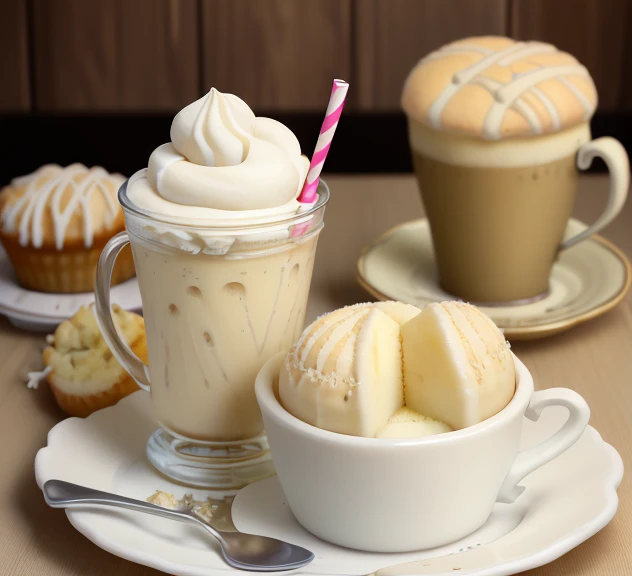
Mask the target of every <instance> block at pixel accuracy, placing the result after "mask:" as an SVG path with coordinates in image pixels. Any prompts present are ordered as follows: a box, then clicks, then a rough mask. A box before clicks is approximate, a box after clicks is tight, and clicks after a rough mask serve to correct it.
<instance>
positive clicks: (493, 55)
mask: <svg viewBox="0 0 632 576" xmlns="http://www.w3.org/2000/svg"><path fill="white" fill-rule="evenodd" d="M472 52H475V53H482V54H484V56H483V58H481V59H480V60H479V61H478V62H476V63H474V64H472V65H471V66H468V67H467V68H465V69H463V70H460V71H459V72H457V73H455V74H454V76H453V78H452V82H451V83H450V84H448V86H446V87H445V88H444V90H443V91H442V92H441V94H439V96H438V97H437V98H436V100H435V101H434V102H433V103H432V105H431V106H430V109H429V110H428V121H429V123H430V125H431V126H432V127H433V128H435V129H437V130H438V129H440V128H441V115H442V113H443V110H444V109H445V107H446V106H447V105H448V103H449V102H450V100H451V99H452V98H453V97H454V96H455V95H456V94H457V93H458V92H459V91H460V90H461V89H462V88H463V87H464V86H467V85H468V84H475V85H477V86H481V87H482V88H485V89H486V90H487V91H488V92H489V93H490V94H491V95H492V96H493V98H494V101H493V103H492V106H491V108H490V110H489V112H488V113H487V115H486V117H485V120H484V121H483V129H482V136H483V138H486V139H490V140H497V139H499V138H500V136H501V134H500V129H501V126H502V122H503V120H504V118H505V114H506V113H507V110H508V109H510V108H511V109H512V110H515V111H516V112H517V113H519V114H520V115H522V116H523V117H524V118H525V120H526V121H527V122H528V123H529V126H530V127H531V130H532V131H533V133H534V134H541V133H542V125H541V122H540V119H539V118H538V115H537V114H536V112H535V110H533V108H532V107H531V106H529V104H528V103H527V102H526V101H525V100H524V99H523V96H524V95H525V94H526V93H531V94H533V95H534V96H535V97H536V98H537V99H538V100H539V101H540V102H541V103H542V104H543V106H544V107H545V108H546V110H547V112H548V114H549V116H550V118H551V125H552V127H553V129H554V130H559V128H560V127H561V119H560V114H559V112H558V110H557V108H556V107H555V104H554V103H553V102H552V101H551V100H550V99H549V98H548V97H547V96H546V94H544V92H542V90H540V89H538V88H537V84H539V83H540V82H543V81H545V80H551V79H554V80H557V81H559V82H561V83H562V84H564V86H566V87H567V88H568V89H569V90H570V91H571V92H572V93H573V95H574V96H575V97H576V98H577V100H578V101H579V102H580V103H581V105H582V106H583V108H584V119H588V118H590V116H591V114H592V112H593V110H594V106H593V104H592V103H591V102H590V101H589V100H588V98H587V97H586V95H585V94H583V93H582V92H581V90H579V89H578V88H577V87H576V86H575V85H574V84H573V83H572V82H569V81H568V79H567V77H569V76H580V77H588V78H590V74H589V73H588V70H586V68H585V67H584V66H582V65H581V64H575V65H566V66H541V67H539V68H536V69H535V70H530V71H529V72H525V73H522V74H515V75H514V76H513V78H512V80H511V81H510V82H508V83H507V84H501V83H500V82H497V81H495V80H493V79H491V78H487V77H485V76H481V74H482V73H483V72H485V70H487V69H488V68H490V67H491V66H493V65H498V66H510V65H511V64H513V63H514V62H517V61H519V60H525V59H528V58H529V57H531V56H535V55H538V54H550V53H554V52H557V49H556V48H555V47H554V46H552V45H551V44H545V43H542V42H517V43H516V44H512V45H511V46H508V47H507V48H504V49H503V50H500V51H498V52H494V51H491V50H489V49H484V50H481V47H480V46H476V47H475V46H469V45H456V46H454V45H452V46H446V47H444V48H441V49H440V50H438V51H437V52H434V53H433V54H431V55H430V56H428V57H427V58H425V59H424V61H428V60H436V59H439V58H444V57H448V56H451V55H454V54H462V53H472Z"/></svg>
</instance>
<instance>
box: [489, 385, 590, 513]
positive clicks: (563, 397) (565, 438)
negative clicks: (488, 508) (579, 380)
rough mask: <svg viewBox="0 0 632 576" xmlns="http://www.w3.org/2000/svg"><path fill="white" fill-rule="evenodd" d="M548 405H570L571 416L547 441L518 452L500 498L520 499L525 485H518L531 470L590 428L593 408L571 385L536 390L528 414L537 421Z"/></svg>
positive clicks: (573, 441)
mask: <svg viewBox="0 0 632 576" xmlns="http://www.w3.org/2000/svg"><path fill="white" fill-rule="evenodd" d="M548 406H564V407H565V408H568V411H569V416H568V420H567V421H566V422H565V423H564V425H563V426H562V427H561V428H560V429H559V430H558V431H557V432H556V433H555V434H553V435H552V436H549V438H547V439H546V440H544V442H541V443H540V444H538V445H536V446H533V447H532V448H528V449H526V450H521V451H520V452H518V456H517V457H516V459H515V461H514V463H513V466H512V467H511V470H510V471H509V474H507V477H506V478H505V481H504V482H503V484H502V486H501V488H500V492H499V493H498V498H497V501H498V502H503V503H505V504H511V503H512V502H513V501H514V500H516V498H518V496H520V494H522V492H523V491H524V486H518V482H520V481H521V480H522V479H523V478H524V477H525V476H526V475H527V474H530V473H531V472H533V471H534V470H537V469H538V468H540V466H543V465H544V464H546V463H547V462H550V461H551V460H553V458H557V457H558V456H559V455H560V454H562V452H565V451H566V450H568V449H569V448H570V447H571V446H572V445H573V444H575V442H577V440H578V439H579V437H580V436H581V435H582V434H583V433H584V430H586V426H588V420H589V418H590V408H589V407H588V404H586V401H585V400H584V399H583V398H582V397H581V396H580V395H579V394H577V392H574V391H573V390H569V389H568V388H550V389H549V390H541V391H538V392H534V393H533V396H532V397H531V402H530V403H529V407H528V408H527V410H526V412H525V416H526V417H527V418H529V420H533V421H534V422H536V421H537V420H538V419H539V418H540V414H542V410H543V409H544V408H547V407H548Z"/></svg>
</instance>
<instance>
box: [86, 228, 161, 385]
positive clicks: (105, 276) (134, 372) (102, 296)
mask: <svg viewBox="0 0 632 576" xmlns="http://www.w3.org/2000/svg"><path fill="white" fill-rule="evenodd" d="M128 244H129V237H128V235H127V232H120V233H118V234H117V235H116V236H114V237H113V238H111V239H110V241H109V242H108V243H107V244H106V245H105V247H104V248H103V251H102V252H101V256H99V264H98V265H97V278H96V283H95V284H96V285H95V289H94V295H95V317H96V320H97V324H98V325H99V329H100V330H101V334H103V338H104V340H105V342H106V343H107V345H108V346H109V347H110V350H111V351H112V354H113V355H114V357H115V358H116V359H117V360H118V361H119V362H120V364H121V366H123V368H125V370H127V371H128V372H129V375H130V376H131V377H132V378H133V379H134V380H135V381H136V384H138V385H139V386H140V387H141V388H142V389H143V390H146V391H149V373H148V370H147V366H146V365H145V363H144V362H142V360H140V358H138V356H136V354H134V353H133V352H132V351H131V349H130V347H129V346H128V345H127V343H126V342H125V341H124V340H123V339H122V338H121V337H120V336H119V334H118V332H117V330H116V327H115V326H114V320H113V319H112V312H111V308H110V283H111V281H112V269H113V268H114V263H115V262H116V257H117V256H118V255H119V253H120V251H121V250H123V248H125V246H127V245H128Z"/></svg>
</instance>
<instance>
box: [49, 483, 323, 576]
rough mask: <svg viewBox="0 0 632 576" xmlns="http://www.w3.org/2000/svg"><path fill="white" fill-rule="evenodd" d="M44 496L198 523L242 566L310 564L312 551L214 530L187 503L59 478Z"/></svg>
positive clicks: (268, 568)
mask: <svg viewBox="0 0 632 576" xmlns="http://www.w3.org/2000/svg"><path fill="white" fill-rule="evenodd" d="M44 498H45V500H46V503H47V504H48V505H49V506H52V507H53V508H87V507H92V506H115V507H117V508H126V509H127V510H136V511H137V512H146V513H147V514H154V515H156V516H162V517H163V518H170V519H171V520H177V521H179V522H189V523H191V524H197V525H198V526H202V527H203V528H204V529H205V530H206V531H207V532H209V533H210V534H212V535H213V536H214V537H215V538H216V539H217V541H218V542H219V543H220V545H221V547H222V553H223V554H224V559H225V560H226V562H228V564H230V565H231V566H233V567H234V568H239V569H241V570H256V571H259V572H272V571H274V570H294V569H296V568H300V567H302V566H305V565H306V564H309V563H310V562H311V561H312V560H313V559H314V555H313V554H312V553H311V552H310V551H309V550H306V549H305V548H301V547H300V546H295V545H294V544H288V543H287V542H282V541H281V540H276V539H275V538H267V537H266V536H255V535H253V534H244V533H243V532H225V531H221V530H216V529H215V528H213V527H212V526H211V525H210V524H209V523H208V522H207V521H205V519H204V518H203V517H201V516H198V515H196V513H195V512H193V511H192V510H191V509H190V508H187V507H186V506H179V507H178V508H176V509H171V508H162V507H161V506H156V505H155V504H150V503H149V502H142V501H141V500H133V499H132V498H126V497H125V496H119V495H118V494H110V493H108V492H101V491H100V490H93V489H92V488H86V487H85V486H79V485H77V484H71V483H70V482H63V481H62V480H49V481H48V482H46V484H44Z"/></svg>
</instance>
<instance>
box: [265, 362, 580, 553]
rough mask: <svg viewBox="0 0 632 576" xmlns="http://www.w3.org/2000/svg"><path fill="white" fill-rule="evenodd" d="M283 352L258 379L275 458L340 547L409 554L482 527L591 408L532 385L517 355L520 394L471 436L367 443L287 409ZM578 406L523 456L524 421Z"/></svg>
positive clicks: (575, 397)
mask: <svg viewBox="0 0 632 576" xmlns="http://www.w3.org/2000/svg"><path fill="white" fill-rule="evenodd" d="M283 359H284V354H279V355H277V356H275V357H274V358H272V359H271V360H270V361H269V362H268V363H267V364H266V365H265V366H264V367H263V368H262V370H261V372H260V373H259V376H258V377H257V382H256V393H257V400H258V401H259V405H260V407H261V411H262V413H263V420H264V423H265V428H266V432H267V434H268V440H269V443H270V448H271V450H272V458H273V460H274V464H275V466H276V469H277V473H278V475H279V480H280V482H281V485H282V486H283V490H284V492H285V495H286V497H287V500H288V503H289V505H290V507H291V509H292V512H293V513H294V515H295V516H296V518H297V520H298V521H299V522H300V523H301V524H302V525H303V526H304V527H305V528H306V529H307V530H309V531H310V532H312V533H313V534H314V535H316V536H318V537H320V538H322V539H323V540H327V541H329V542H332V543H334V544H338V545H340V546H346V547H349V548H357V549H360V550H368V551H375V552H404V551H410V550H421V549H424V548H432V547H435V546H441V545H443V544H447V543H449V542H453V541H455V540H458V539H460V538H462V537H464V536H466V535H467V534H469V533H471V532H473V531H474V530H476V529H477V528H479V527H480V526H482V525H483V524H484V523H485V521H486V520H487V518H488V516H489V514H490V513H491V510H492V507H493V505H494V502H496V501H500V502H513V501H514V500H515V499H516V498H517V497H518V496H519V495H520V493H521V492H522V488H521V487H519V486H516V484H517V483H518V482H519V481H520V480H521V479H522V478H523V477H524V476H526V475H527V474H529V473H530V472H532V471H533V470H535V469H536V468H538V467H540V466H542V465H543V464H545V463H546V462H548V461H550V460H551V459H553V458H555V457H556V456H558V455H559V454H561V453H562V452H564V451H565V450H566V449H568V448H569V447H570V446H571V445H572V444H574V443H575V441H576V440H577V439H578V438H579V437H580V436H581V434H582V432H583V431H584V429H585V428H586V426H587V424H588V419H589V416H590V410H589V408H588V405H587V404H586V402H585V401H584V400H583V398H582V397H581V396H579V394H577V393H576V392H573V391H572V390H568V389H565V388H553V389H549V390H544V391H541V392H535V393H534V389H533V379H532V377H531V374H530V373H529V371H528V370H527V368H526V367H525V366H524V364H522V362H520V361H519V360H518V359H517V358H516V357H515V356H514V362H515V365H516V373H517V383H516V393H515V394H514V397H513V399H512V400H511V402H510V403H509V404H508V405H507V407H506V408H505V409H504V410H502V411H501V412H499V413H498V414H496V415H495V416H493V417H491V418H489V419H488V420H485V421H484V422H481V423H480V424H477V425H476V426H471V427H469V428H466V429H464V430H458V431H455V432H449V433H446V434H440V435H436V436H430V437H425V438H419V439H387V438H379V439H378V438H360V437H356V436H347V435H344V434H337V433H335V432H329V431H327V430H321V429H319V428H316V427H314V426H312V425H310V424H306V423H305V422H303V421H301V420H299V419H297V418H295V417H294V416H292V415H291V414H290V413H289V412H287V411H286V410H285V409H284V408H283V406H282V405H281V403H280V402H279V400H278V397H277V386H278V375H279V369H280V367H281V364H282V362H283ZM551 405H562V406H566V407H567V408H568V409H569V412H570V416H569V419H568V421H567V422H566V423H565V424H564V426H562V428H561V429H560V430H558V431H557V432H556V433H555V434H554V435H553V436H551V437H550V438H548V439H547V440H545V441H544V442H543V443H541V444H539V445H537V446H535V447H533V448H530V449H528V450H524V451H522V452H518V445H519V441H520V434H521V429H522V422H523V417H524V416H525V415H526V416H527V417H529V418H530V419H532V420H537V419H538V417H539V415H540V412H541V410H542V409H543V408H545V407H546V406H551Z"/></svg>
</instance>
